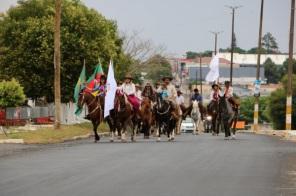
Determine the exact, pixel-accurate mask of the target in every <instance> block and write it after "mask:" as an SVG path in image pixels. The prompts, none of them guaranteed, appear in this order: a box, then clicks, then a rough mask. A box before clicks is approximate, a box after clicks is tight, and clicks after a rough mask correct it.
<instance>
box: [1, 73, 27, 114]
mask: <svg viewBox="0 0 296 196" xmlns="http://www.w3.org/2000/svg"><path fill="white" fill-rule="evenodd" d="M25 99H26V96H25V94H24V90H23V87H21V85H20V84H19V82H18V81H16V80H15V79H12V80H11V81H5V80H3V81H2V82H0V107H2V108H5V107H15V106H19V105H21V104H22V103H24V101H25Z"/></svg>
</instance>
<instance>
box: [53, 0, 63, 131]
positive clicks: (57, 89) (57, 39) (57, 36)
mask: <svg viewBox="0 0 296 196" xmlns="http://www.w3.org/2000/svg"><path fill="white" fill-rule="evenodd" d="M61 9H62V1H61V0H56V1H55V21H54V104H55V121H54V122H55V123H54V127H55V129H60V127H61Z"/></svg>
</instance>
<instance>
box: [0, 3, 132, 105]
mask: <svg viewBox="0 0 296 196" xmlns="http://www.w3.org/2000/svg"><path fill="white" fill-rule="evenodd" d="M54 2H55V1H54V0H19V1H18V5H17V6H16V7H12V8H10V9H9V10H8V11H7V13H5V14H3V15H2V19H1V20H0V78H2V79H3V78H4V79H10V78H11V77H15V78H16V79H17V80H18V81H20V83H21V84H22V85H23V86H24V90H25V93H26V95H27V96H28V97H31V98H38V97H42V96H46V97H47V100H48V101H52V100H53V81H54V80H53V79H54V78H53V76H54V65H53V58H54V57H53V54H54V53H53V49H54V48H53V43H54V40H53V31H54V13H55V11H54V10H55V9H54ZM84 59H85V60H86V65H87V72H88V73H91V72H92V71H93V67H94V66H95V65H96V64H97V63H98V59H101V61H102V63H103V64H104V65H105V68H106V66H107V65H108V64H109V60H110V59H113V60H114V63H115V70H116V71H118V70H120V69H119V68H118V65H120V66H121V68H122V67H127V66H129V65H128V63H129V62H128V60H126V59H127V57H126V56H125V55H124V54H123V51H122V39H121V38H120V37H119V35H118V31H117V25H116V23H115V22H114V21H111V20H107V19H106V18H105V17H104V16H102V15H101V14H100V13H98V12H97V11H95V10H94V9H89V8H87V7H86V6H85V5H84V4H83V3H81V1H78V0H63V2H62V20H61V62H62V64H61V91H62V92H61V94H62V101H68V100H70V99H71V98H72V97H73V89H74V86H75V83H76V81H77V78H78V77H79V72H80V70H81V67H82V64H83V60H84ZM121 62H124V63H126V64H121ZM116 74H117V73H116ZM121 74H122V73H121Z"/></svg>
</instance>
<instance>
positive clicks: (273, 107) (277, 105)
mask: <svg viewBox="0 0 296 196" xmlns="http://www.w3.org/2000/svg"><path fill="white" fill-rule="evenodd" d="M282 83H283V88H280V89H278V90H276V91H274V92H273V93H271V95H270V97H269V101H268V107H267V108H268V116H269V119H270V120H271V121H272V123H273V127H274V128H275V129H278V130H282V129H285V121H286V97H287V92H286V89H287V76H285V77H284V78H283V79H282ZM292 83H293V95H292V97H293V102H292V112H293V113H292V129H296V121H295V120H294V119H296V99H295V97H296V75H295V74H294V75H293V80H292Z"/></svg>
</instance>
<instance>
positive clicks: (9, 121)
mask: <svg viewBox="0 0 296 196" xmlns="http://www.w3.org/2000/svg"><path fill="white" fill-rule="evenodd" d="M75 110H76V106H75V104H74V103H72V102H70V103H64V104H62V105H61V123H62V124H75V123H80V122H83V121H85V120H84V116H85V115H86V114H87V112H88V111H87V109H86V108H83V112H82V113H81V114H80V115H79V116H76V115H75ZM54 114H55V109H54V104H53V103H51V104H48V105H47V106H34V107H29V106H25V107H15V108H6V109H5V110H1V111H0V124H2V125H23V124H25V123H26V122H34V123H37V124H50V123H53V122H54Z"/></svg>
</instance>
